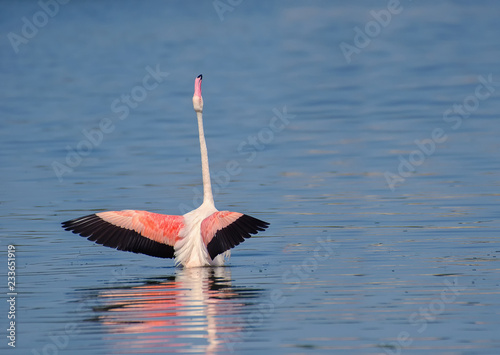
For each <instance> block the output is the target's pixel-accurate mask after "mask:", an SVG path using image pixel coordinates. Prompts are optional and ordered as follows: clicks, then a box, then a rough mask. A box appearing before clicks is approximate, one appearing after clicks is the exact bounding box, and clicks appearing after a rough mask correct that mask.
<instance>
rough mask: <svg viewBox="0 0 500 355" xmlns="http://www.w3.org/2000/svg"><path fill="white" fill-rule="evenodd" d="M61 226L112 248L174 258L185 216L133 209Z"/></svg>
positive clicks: (84, 218) (82, 218)
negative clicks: (175, 246) (176, 243)
mask: <svg viewBox="0 0 500 355" xmlns="http://www.w3.org/2000/svg"><path fill="white" fill-rule="evenodd" d="M62 227H63V228H64V229H65V230H67V231H72V232H73V233H75V234H79V235H81V236H82V237H87V239H88V240H91V241H94V242H96V243H97V244H102V245H104V246H107V247H110V248H116V249H118V250H124V251H131V252H134V253H142V254H147V255H151V256H156V257H159V258H173V257H174V245H175V242H176V241H177V240H178V239H179V232H180V231H181V229H182V228H183V227H184V217H182V216H168V215H163V214H158V213H152V212H146V211H134V210H124V211H108V212H99V213H95V214H91V215H88V216H84V217H80V218H76V219H73V220H70V221H66V222H63V223H62Z"/></svg>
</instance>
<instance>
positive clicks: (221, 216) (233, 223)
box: [201, 211, 269, 260]
mask: <svg viewBox="0 0 500 355" xmlns="http://www.w3.org/2000/svg"><path fill="white" fill-rule="evenodd" d="M268 226H269V223H267V222H264V221H261V220H260V219H257V218H254V217H251V216H248V215H246V214H242V213H238V212H229V211H220V212H215V213H213V214H211V215H210V216H208V217H207V218H205V219H204V220H203V222H201V236H202V238H203V241H204V243H205V245H206V246H207V250H208V254H209V255H210V258H212V260H213V259H214V258H215V257H216V256H217V255H219V254H222V253H223V252H225V251H226V250H229V249H231V248H233V247H235V246H236V245H238V244H240V243H241V242H243V241H244V240H245V239H246V238H250V237H251V234H257V233H258V232H259V231H263V230H265V229H266V228H267V227H268Z"/></svg>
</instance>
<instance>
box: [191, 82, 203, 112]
mask: <svg viewBox="0 0 500 355" xmlns="http://www.w3.org/2000/svg"><path fill="white" fill-rule="evenodd" d="M202 79H203V76H202V75H201V74H200V75H198V76H197V77H196V79H195V80H194V95H193V108H194V110H195V111H196V112H200V113H201V112H203V98H202V97H201V80H202Z"/></svg>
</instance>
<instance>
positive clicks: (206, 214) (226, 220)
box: [62, 75, 269, 267]
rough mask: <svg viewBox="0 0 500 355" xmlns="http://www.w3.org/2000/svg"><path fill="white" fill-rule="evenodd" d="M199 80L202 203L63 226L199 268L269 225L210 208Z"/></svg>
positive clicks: (95, 216) (225, 255)
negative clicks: (176, 211) (174, 211)
mask: <svg viewBox="0 0 500 355" xmlns="http://www.w3.org/2000/svg"><path fill="white" fill-rule="evenodd" d="M201 80H202V76H201V75H199V76H198V77H197V78H196V79H195V82H194V95H193V107H194V110H195V112H196V116H197V118H198V130H199V135H200V150H201V167H202V174H203V203H202V204H201V206H200V207H198V208H197V209H195V210H193V211H191V212H188V213H186V214H185V215H182V216H171V215H163V214H158V213H152V212H147V211H135V210H124V211H108V212H99V213H95V214H91V215H88V216H84V217H80V218H76V219H73V220H70V221H66V222H63V223H62V227H63V228H64V229H65V230H67V231H72V232H73V233H75V234H79V235H81V236H82V237H87V239H88V240H91V241H94V242H96V243H98V244H102V245H104V246H107V247H111V248H116V249H118V250H124V251H130V252H134V253H142V254H147V255H151V256H156V257H160V258H174V257H175V263H176V265H179V264H180V265H183V266H184V267H198V266H220V265H223V264H224V261H225V260H226V259H227V258H229V256H230V250H229V249H231V248H233V247H234V246H236V245H238V244H240V243H241V242H243V241H244V240H245V238H249V237H251V234H257V233H258V232H259V231H263V230H265V229H266V228H267V227H268V226H269V223H267V222H264V221H261V220H259V219H257V218H254V217H250V216H248V215H245V214H242V213H238V212H229V211H218V210H217V209H216V208H215V204H214V198H213V195H212V186H211V183H210V171H209V167H208V152H207V145H206V143H205V135H204V133H203V118H202V113H203V98H202V97H201Z"/></svg>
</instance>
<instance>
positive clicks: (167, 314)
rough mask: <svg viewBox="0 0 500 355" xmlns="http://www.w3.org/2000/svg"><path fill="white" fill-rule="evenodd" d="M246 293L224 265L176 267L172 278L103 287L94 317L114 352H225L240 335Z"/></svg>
mask: <svg viewBox="0 0 500 355" xmlns="http://www.w3.org/2000/svg"><path fill="white" fill-rule="evenodd" d="M247 291H248V290H245V289H239V290H238V289H235V288H233V287H232V286H231V276H230V271H229V269H228V268H215V269H214V268H191V269H179V270H178V271H177V274H176V276H175V279H174V280H170V281H165V282H161V283H157V284H146V285H141V286H135V287H131V288H127V289H109V290H104V291H101V292H100V293H99V295H98V300H99V302H100V303H102V308H101V307H99V308H100V309H101V311H98V312H99V315H98V319H99V321H100V322H101V324H102V325H103V326H104V330H105V332H106V335H105V338H106V339H105V340H106V343H107V344H110V345H112V348H113V351H115V352H117V353H133V354H135V353H138V354H140V353H166V352H188V351H189V352H194V353H197V352H200V353H207V354H211V353H214V352H216V351H217V352H219V351H220V350H226V351H227V350H228V349H231V348H232V342H233V341H238V339H240V337H241V333H242V331H243V326H244V320H243V316H242V307H243V306H244V303H242V302H241V301H239V300H238V299H241V298H243V297H244V298H248V297H249V296H248V295H246V294H247ZM102 309H104V311H102Z"/></svg>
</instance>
